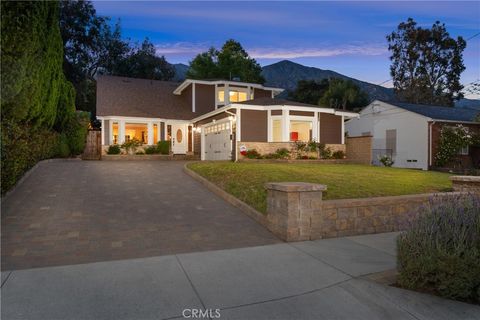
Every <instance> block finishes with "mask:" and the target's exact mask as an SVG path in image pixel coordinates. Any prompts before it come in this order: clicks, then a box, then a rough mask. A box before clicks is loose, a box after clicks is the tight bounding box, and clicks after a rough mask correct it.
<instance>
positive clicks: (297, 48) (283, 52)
mask: <svg viewBox="0 0 480 320" xmlns="http://www.w3.org/2000/svg"><path fill="white" fill-rule="evenodd" d="M94 4H95V7H96V9H97V12H98V13H99V14H100V15H106V16H110V17H111V18H112V23H114V22H115V21H116V20H117V19H121V25H122V34H123V36H124V37H125V38H130V39H131V40H132V41H142V40H143V39H144V38H145V37H148V38H149V39H150V40H151V41H152V42H153V43H154V44H155V45H156V47H157V52H158V53H159V54H161V55H164V56H165V57H166V59H167V60H168V61H169V62H171V63H179V62H181V63H185V64H188V62H189V61H190V60H191V59H192V58H193V57H194V56H195V55H196V54H198V53H199V52H202V51H205V50H206V49H207V48H208V47H210V46H215V47H217V48H219V47H220V46H221V45H222V44H223V43H224V42H225V40H227V39H229V38H233V39H235V40H237V41H239V42H240V43H241V44H242V45H243V47H244V48H245V49H246V50H247V51H248V52H249V54H250V55H251V56H252V57H254V58H255V59H257V61H258V62H259V63H260V64H261V65H262V66H263V65H268V64H271V63H274V62H277V61H280V60H284V59H288V60H291V61H295V62H298V63H301V64H304V65H306V66H313V67H318V68H321V69H330V70H334V71H337V72H340V73H342V74H345V75H348V76H351V77H354V78H357V79H360V80H364V81H368V82H371V83H376V84H380V83H382V82H384V81H385V80H387V79H389V65H390V61H389V59H388V57H389V53H388V50H387V42H386V39H385V36H386V35H387V34H389V33H390V32H392V31H393V30H395V28H396V26H397V25H398V24H399V23H400V22H401V21H405V20H406V19H407V18H408V17H412V18H414V19H415V20H416V21H417V22H418V23H419V24H420V25H421V26H424V27H429V26H431V25H432V24H433V23H434V22H435V21H436V20H440V21H441V22H444V23H445V24H446V26H447V29H448V31H449V32H450V34H451V35H452V36H454V37H457V36H463V37H464V38H465V39H468V38H470V37H472V36H474V35H475V34H478V33H479V32H480V2H478V1H477V2H458V1H456V2H453V1H452V2H387V1H384V2H358V1H357V2H199V1H197V2H175V3H174V2H153V1H151V2H130V1H121V2H118V1H113V2H103V1H95V2H94ZM479 57H480V35H477V36H476V37H474V38H472V39H471V40H469V41H467V49H466V50H465V52H464V60H465V65H466V68H467V69H466V70H465V72H464V73H463V76H462V83H464V84H467V83H470V82H472V81H476V80H478V79H479V78H480V58H479ZM384 85H385V86H391V82H387V83H385V84H384Z"/></svg>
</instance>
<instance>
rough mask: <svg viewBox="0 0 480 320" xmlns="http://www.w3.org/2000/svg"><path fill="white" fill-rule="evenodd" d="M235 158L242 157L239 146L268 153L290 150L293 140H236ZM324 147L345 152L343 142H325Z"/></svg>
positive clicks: (292, 146) (293, 144) (293, 145)
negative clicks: (283, 149)
mask: <svg viewBox="0 0 480 320" xmlns="http://www.w3.org/2000/svg"><path fill="white" fill-rule="evenodd" d="M237 145H238V147H237V159H243V158H244V156H242V155H241V154H240V146H245V147H247V149H248V150H252V149H255V150H257V151H258V153H260V154H268V153H275V151H277V149H282V148H286V149H288V150H291V149H293V148H294V147H295V143H294V142H238V143H237ZM325 146H326V147H328V148H330V150H332V152H335V151H338V150H341V151H343V152H345V150H346V149H345V148H346V147H345V145H344V144H326V145H325Z"/></svg>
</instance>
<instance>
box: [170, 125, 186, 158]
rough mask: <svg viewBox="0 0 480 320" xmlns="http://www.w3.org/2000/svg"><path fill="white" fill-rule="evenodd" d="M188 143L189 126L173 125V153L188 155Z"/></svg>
mask: <svg viewBox="0 0 480 320" xmlns="http://www.w3.org/2000/svg"><path fill="white" fill-rule="evenodd" d="M187 141H188V137H187V125H186V124H172V152H173V153H174V154H186V153H187Z"/></svg>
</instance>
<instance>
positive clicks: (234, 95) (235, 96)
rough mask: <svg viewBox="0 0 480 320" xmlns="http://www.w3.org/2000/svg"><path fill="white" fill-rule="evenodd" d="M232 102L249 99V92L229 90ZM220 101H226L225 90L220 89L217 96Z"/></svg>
mask: <svg viewBox="0 0 480 320" xmlns="http://www.w3.org/2000/svg"><path fill="white" fill-rule="evenodd" d="M228 92H229V93H228V95H229V98H230V102H242V101H246V100H247V92H246V91H240V90H229V91H228ZM217 99H218V102H219V103H225V90H219V91H218V96H217Z"/></svg>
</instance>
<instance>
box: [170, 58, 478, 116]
mask: <svg viewBox="0 0 480 320" xmlns="http://www.w3.org/2000/svg"><path fill="white" fill-rule="evenodd" d="M173 67H174V69H175V77H174V79H173V80H175V81H183V80H184V79H185V75H186V73H187V71H188V68H189V67H188V66H187V65H185V64H182V63H178V64H173ZM262 76H263V77H264V78H265V80H266V81H265V85H267V86H271V87H278V88H283V89H285V91H284V92H283V93H282V94H281V97H282V98H285V97H286V96H287V95H288V91H292V90H295V87H296V86H297V83H298V81H299V80H317V81H318V80H322V79H329V78H341V79H345V80H351V81H352V82H354V83H355V84H356V85H358V86H359V87H360V88H361V89H362V90H364V91H365V92H366V93H368V95H369V97H370V99H371V100H374V99H380V100H393V99H394V93H393V89H391V88H385V87H382V86H379V85H376V84H373V83H368V82H365V81H361V80H358V79H355V78H351V77H348V76H346V75H343V74H341V73H338V72H335V71H332V70H323V69H319V68H315V67H307V66H304V65H301V64H299V63H295V62H292V61H289V60H282V61H279V62H276V63H273V64H270V65H267V66H264V67H263V68H262ZM456 106H457V107H462V108H463V107H468V108H475V109H477V108H478V109H479V110H480V100H472V99H461V100H460V101H458V102H457V103H456Z"/></svg>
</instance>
